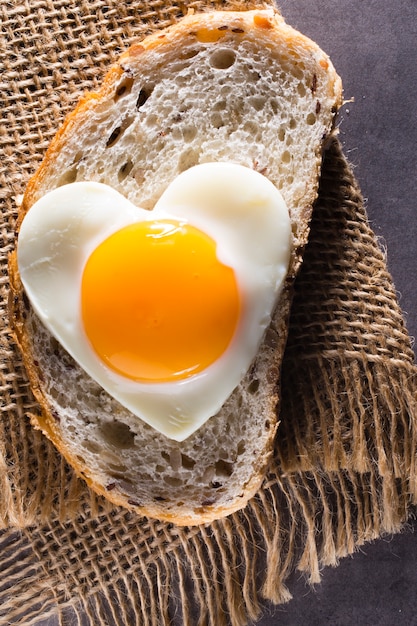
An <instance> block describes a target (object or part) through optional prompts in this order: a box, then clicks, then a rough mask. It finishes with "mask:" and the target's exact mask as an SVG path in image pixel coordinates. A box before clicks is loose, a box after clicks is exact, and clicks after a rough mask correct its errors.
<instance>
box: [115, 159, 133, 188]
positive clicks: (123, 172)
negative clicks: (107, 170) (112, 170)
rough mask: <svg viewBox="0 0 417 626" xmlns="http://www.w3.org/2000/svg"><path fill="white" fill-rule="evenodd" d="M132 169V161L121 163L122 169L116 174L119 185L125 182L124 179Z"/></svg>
mask: <svg viewBox="0 0 417 626" xmlns="http://www.w3.org/2000/svg"><path fill="white" fill-rule="evenodd" d="M132 168H133V161H131V160H130V159H129V160H128V161H126V163H123V165H122V167H121V168H120V169H119V171H118V172H117V180H118V181H119V183H122V182H123V181H124V180H125V178H127V177H128V176H129V174H130V172H131V171H132Z"/></svg>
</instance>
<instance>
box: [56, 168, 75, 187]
mask: <svg viewBox="0 0 417 626" xmlns="http://www.w3.org/2000/svg"><path fill="white" fill-rule="evenodd" d="M77 174H78V170H77V166H76V165H75V166H74V167H71V168H70V169H69V170H67V171H66V172H64V174H63V175H62V176H61V178H60V179H59V183H58V187H62V186H63V185H69V184H70V183H75V181H76V180H77Z"/></svg>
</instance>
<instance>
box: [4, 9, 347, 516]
mask: <svg viewBox="0 0 417 626" xmlns="http://www.w3.org/2000/svg"><path fill="white" fill-rule="evenodd" d="M248 31H256V35H257V38H258V39H259V40H261V41H262V42H263V44H264V45H265V46H271V47H273V46H274V45H275V43H276V42H278V41H279V42H280V44H282V42H284V43H285V45H286V46H288V48H289V49H294V48H297V49H304V50H306V51H307V52H308V53H309V54H311V53H312V51H313V53H314V54H315V55H316V56H317V63H318V65H319V66H321V68H322V69H323V72H324V73H325V74H326V75H327V83H326V85H327V88H328V94H327V95H328V98H329V99H330V100H331V102H332V103H333V111H332V113H333V115H334V114H335V113H336V111H337V109H338V108H339V107H340V105H341V104H342V87H341V81H340V78H339V76H338V75H337V74H336V72H335V70H334V68H333V66H332V64H331V62H330V60H329V59H328V57H327V55H325V54H324V53H323V52H322V51H321V50H320V48H319V47H318V46H317V45H316V44H315V43H314V42H312V41H311V40H310V39H308V38H307V37H305V36H304V35H302V34H301V33H299V32H298V31H295V30H294V29H293V28H291V27H290V26H288V25H287V24H286V23H285V22H284V20H283V18H282V16H281V15H280V14H279V13H278V12H277V11H274V10H271V9H268V10H253V11H243V12H230V11H215V12H207V13H200V14H192V13H191V14H190V15H188V16H186V17H185V18H183V19H182V20H180V21H179V22H178V23H176V24H174V25H173V26H171V27H169V28H168V29H165V30H163V31H157V32H155V33H153V34H151V35H150V36H148V37H146V38H145V39H144V40H143V41H141V42H139V43H137V44H134V45H133V46H131V47H130V48H129V49H128V50H127V51H126V52H124V53H123V54H122V55H121V56H120V58H119V60H118V61H117V62H116V63H115V64H114V65H113V66H112V67H111V68H110V70H109V71H108V73H107V75H106V76H105V78H104V80H103V83H102V87H101V89H100V90H99V91H98V92H93V93H89V94H86V95H85V96H84V97H83V98H82V99H81V100H80V102H79V103H78V105H77V106H76V108H75V109H74V110H73V111H72V112H71V113H70V114H69V115H68V116H67V117H66V119H65V121H64V123H63V125H62V127H61V128H60V129H59V130H58V132H57V134H56V136H55V138H54V139H53V141H52V142H51V144H50V146H49V148H48V150H47V152H46V155H45V158H44V160H43V162H42V164H41V165H40V167H39V169H38V171H37V172H36V173H35V175H34V176H33V177H32V178H31V180H30V181H29V183H28V186H27V189H26V193H25V195H24V198H23V202H22V206H21V208H20V211H19V217H18V229H19V227H20V224H21V221H22V219H23V217H24V216H25V214H26V212H27V211H28V210H29V208H30V207H31V206H32V205H33V204H34V202H35V201H36V200H37V199H38V198H39V197H40V196H42V195H43V193H44V192H45V189H46V188H47V187H48V180H49V178H50V176H51V171H52V170H53V169H54V166H55V164H56V162H57V158H58V157H59V155H60V153H61V151H62V150H64V149H65V146H66V143H67V141H68V137H69V136H71V134H72V133H73V129H74V128H76V127H77V124H78V122H79V120H80V119H81V118H84V117H86V116H88V115H89V114H90V112H91V111H92V110H94V109H95V108H96V107H97V106H98V105H100V103H102V102H104V101H105V100H106V98H108V97H110V96H111V95H112V94H114V92H115V89H116V87H117V85H118V83H119V82H120V81H121V79H122V78H123V76H126V74H127V73H129V71H131V69H130V68H132V66H135V68H138V67H139V68H140V63H141V59H142V58H143V57H144V54H145V53H147V52H153V53H156V54H161V55H162V54H168V55H178V54H180V51H181V49H182V48H183V47H185V46H186V45H187V44H188V42H190V41H191V40H193V41H194V40H197V41H200V42H203V43H208V44H210V45H211V46H213V47H216V46H221V44H222V41H223V39H224V37H226V36H230V34H231V33H234V36H237V37H239V36H240V34H242V35H243V34H245V33H247V32H248ZM313 87H314V85H313ZM331 130H332V128H331V125H330V126H329V128H328V132H331ZM323 143H324V138H323V141H322V144H323ZM322 144H321V145H318V146H317V151H318V152H317V155H316V159H317V171H316V176H315V177H313V179H312V180H311V181H310V184H309V187H308V189H306V195H305V206H304V209H303V214H302V216H301V218H300V216H298V218H297V222H298V225H297V226H298V231H297V242H296V246H295V247H294V250H293V253H292V258H291V264H290V268H289V272H288V277H287V281H286V284H285V287H284V290H283V292H282V295H281V297H280V301H279V303H278V306H277V310H276V312H275V314H274V317H273V323H272V325H271V327H272V328H273V331H274V333H277V334H278V336H279V340H278V342H277V345H275V346H274V357H273V359H272V360H271V362H270V368H269V372H268V376H269V377H270V378H271V379H272V378H273V379H274V381H275V383H274V385H273V386H272V391H271V393H270V397H269V409H268V415H266V416H265V419H267V420H269V421H270V427H269V432H268V434H267V436H266V438H265V445H264V450H263V453H262V454H261V455H259V458H258V459H257V461H256V463H255V464H254V467H253V472H252V474H251V476H250V478H249V479H248V480H247V482H246V483H245V484H244V485H242V489H241V490H240V492H239V493H238V494H237V495H236V497H235V498H234V499H233V501H231V502H230V504H229V505H224V504H223V505H221V506H219V505H216V504H215V503H214V504H210V503H208V504H206V505H203V504H202V505H201V506H200V507H195V508H194V509H193V510H189V511H188V512H184V511H181V512H178V511H177V512H175V511H174V512H172V511H169V510H166V509H164V506H163V504H160V503H157V502H155V503H154V504H153V503H152V502H148V503H147V504H146V506H143V505H141V504H140V503H139V504H135V503H134V502H133V501H132V500H130V501H129V500H127V499H126V497H125V496H123V495H122V494H120V493H119V492H118V491H117V490H108V489H106V487H105V486H104V485H103V484H100V483H99V482H97V480H95V479H94V478H92V476H91V474H90V472H89V468H88V467H86V465H85V464H83V463H81V462H80V461H79V460H78V459H77V456H76V455H75V454H74V453H73V451H72V450H71V449H70V448H69V447H68V445H67V444H66V441H65V438H64V437H63V433H62V430H61V428H60V425H59V421H57V418H56V416H54V415H53V413H52V411H51V406H50V404H49V402H48V401H47V399H46V397H45V393H44V389H43V381H42V376H43V374H42V371H41V370H40V369H39V367H38V366H37V359H36V355H35V354H34V343H33V338H32V337H31V336H30V326H28V324H27V319H28V316H30V315H31V311H30V304H29V303H28V301H27V298H26V296H25V294H24V291H23V288H22V284H21V281H20V277H19V272H18V267H17V260H16V251H13V252H12V253H11V254H10V259H9V274H10V300H9V314H10V324H11V327H12V330H13V333H14V336H15V340H16V343H17V345H18V346H19V349H20V351H21V353H22V356H23V361H24V364H25V367H26V370H27V373H28V377H29V380H30V385H31V388H32V390H33V393H34V395H35V398H36V400H37V401H38V403H39V405H40V407H41V413H40V414H39V415H38V414H32V415H31V416H30V418H31V422H32V424H33V426H34V427H35V428H38V429H40V430H42V432H43V433H44V434H45V435H46V436H47V437H48V438H49V439H50V440H51V441H52V442H53V443H54V445H55V446H56V447H57V449H58V450H59V451H60V452H61V453H62V454H63V456H64V457H65V458H66V459H67V461H68V462H69V463H70V464H71V465H72V466H73V468H74V470H75V471H76V473H77V474H78V475H79V476H80V477H82V478H83V479H84V480H85V481H86V482H87V484H88V485H89V486H90V487H91V488H92V489H93V490H94V491H96V492H97V493H99V494H100V495H103V496H104V497H106V498H107V499H109V500H110V501H111V502H113V503H114V504H116V505H120V506H125V507H128V508H133V509H135V510H136V511H137V512H138V513H140V514H143V515H147V516H150V517H153V518H157V519H160V520H165V521H168V522H173V523H176V524H178V525H195V524H203V523H207V522H211V521H213V520H214V519H218V518H220V517H223V516H225V515H228V514H229V513H232V512H233V511H236V510H238V509H240V508H242V507H243V506H244V505H245V504H246V503H247V501H248V500H249V499H250V498H251V497H252V496H253V495H254V494H255V493H256V491H257V490H258V489H259V487H260V485H261V483H262V481H263V479H264V476H265V472H266V470H267V467H268V464H269V461H270V458H271V455H272V453H273V445H274V440H275V435H276V431H277V428H278V419H277V412H276V406H277V404H278V400H279V371H280V366H281V361H282V357H283V353H284V349H285V340H286V334H287V328H288V319H289V312H290V304H291V298H292V285H293V280H294V277H295V276H296V274H297V272H298V268H299V266H300V264H301V261H302V253H303V248H304V246H305V245H306V243H307V240H308V230H309V222H310V218H311V210H312V209H311V207H312V205H313V202H314V200H315V198H316V194H317V184H318V176H319V168H320V150H321V149H322V147H323V145H322ZM274 336H275V335H274Z"/></svg>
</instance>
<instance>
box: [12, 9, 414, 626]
mask: <svg viewBox="0 0 417 626" xmlns="http://www.w3.org/2000/svg"><path fill="white" fill-rule="evenodd" d="M225 4H227V3H226V2H222V1H221V0H214V1H213V2H212V3H209V2H205V3H203V2H199V1H196V2H192V3H188V4H185V3H180V2H178V3H174V4H171V3H167V5H165V2H164V0H149V2H147V1H146V0H130V1H126V2H118V1H117V0H79V1H71V0H33V1H31V2H29V1H25V0H21V1H19V0H15V1H14V2H2V3H1V4H0V20H1V37H2V39H1V66H0V67H1V90H0V97H1V104H2V123H1V127H0V143H1V149H2V156H1V161H0V177H1V178H0V184H1V190H0V194H1V201H2V224H1V231H0V245H1V278H0V280H1V285H0V288H1V307H2V320H3V325H2V329H1V336H0V337H1V346H0V356H1V361H0V385H1V415H0V417H1V419H0V472H1V474H0V485H1V487H0V527H1V528H2V529H3V530H2V534H1V535H0V554H1V558H0V561H1V563H0V571H1V577H0V623H1V624H6V623H7V624H9V623H11V624H25V625H29V624H35V623H37V622H38V621H40V620H41V619H44V620H46V619H47V618H48V617H50V616H52V615H54V614H56V615H59V618H60V623H62V624H80V625H81V624H82V626H86V625H91V626H93V625H94V626H95V625H96V624H116V625H120V626H122V625H123V626H126V625H132V624H146V625H159V624H171V623H173V624H199V625H204V624H215V625H220V626H221V625H223V624H229V623H230V624H233V625H236V626H237V625H241V624H244V623H245V622H246V621H247V620H253V619H256V618H257V617H258V616H259V611H260V608H261V605H262V601H263V599H268V600H271V601H273V602H276V603H279V602H285V601H286V600H288V599H289V592H288V590H287V587H286V584H285V583H286V580H287V578H288V576H289V574H290V573H291V572H293V571H294V569H296V568H298V569H299V570H302V571H304V572H305V573H306V575H307V577H309V578H310V580H311V581H312V582H317V581H318V580H319V570H320V567H321V566H322V565H326V564H333V565H335V564H337V562H338V559H339V558H340V557H342V556H344V555H346V554H349V553H351V552H353V551H354V550H355V549H356V548H357V547H358V546H360V545H361V544H363V543H364V542H365V541H368V540H371V539H373V538H376V537H379V536H381V535H382V534H383V533H391V532H397V531H399V530H400V529H401V526H402V524H403V523H404V522H405V521H406V520H407V518H408V516H409V515H410V512H411V510H412V506H413V505H414V504H415V503H416V501H417V480H416V479H417V472H416V442H417V428H416V424H417V422H416V419H417V410H416V408H417V407H416V389H417V384H416V382H417V377H416V368H415V366H414V365H413V359H414V357H413V353H412V350H411V347H410V340H409V337H408V335H407V332H406V330H405V328H404V324H403V319H402V315H401V311H400V309H399V306H398V303H397V300H396V293H395V290H394V287H393V285H392V281H391V278H390V276H389V274H388V273H387V269H386V264H385V259H384V256H383V253H382V252H381V250H380V249H379V247H378V244H377V241H376V238H375V236H374V234H373V232H372V231H371V230H370V227H369V225H368V222H367V218H366V214H365V210H364V208H363V203H362V198H361V194H360V191H359V190H358V187H357V184H356V182H355V180H354V178H353V175H352V173H351V170H350V168H349V165H348V164H347V162H346V160H345V158H344V156H343V154H342V150H341V147H340V145H339V143H338V142H337V141H336V140H335V141H333V142H332V143H331V145H330V146H329V148H328V150H327V153H326V155H325V160H324V168H323V174H322V180H321V188H320V196H319V200H318V202H317V206H316V210H315V215H314V220H313V224H312V232H311V242H310V245H309V246H308V249H307V252H306V256H305V263H304V266H303V269H302V272H301V275H300V276H299V279H298V281H297V284H296V293H295V301H294V306H293V313H292V318H291V328H290V336H289V341H288V348H287V351H286V356H285V361H284V366H283V400H282V414H281V419H282V424H281V427H280V431H279V437H278V439H277V444H276V454H275V460H274V465H273V467H271V470H270V472H269V475H268V477H267V480H266V482H265V484H264V486H263V488H262V489H261V491H260V492H259V493H258V495H257V496H256V497H255V498H254V499H253V500H252V501H251V502H250V504H249V505H248V506H247V508H246V509H245V510H243V511H241V512H239V513H236V514H234V515H232V516H231V517H229V518H226V519H224V520H222V521H219V522H217V523H213V524H211V525H209V526H206V527H202V528H194V529H192V528H191V529H187V528H186V529H179V528H176V527H175V526H172V525H169V524H163V523H158V522H155V521H150V520H147V519H141V518H138V517H137V516H136V515H134V514H132V513H129V512H126V511H124V510H122V509H118V508H114V507H112V506H110V505H108V504H106V503H105V502H104V501H103V500H102V499H100V498H97V497H95V496H94V495H92V494H91V493H90V492H89V490H88V489H87V488H86V486H85V485H84V483H83V482H81V481H79V480H78V479H76V478H75V477H74V475H73V473H72V471H71V469H70V468H69V467H68V466H67V465H66V463H65V462H64V461H63V460H62V458H61V457H60V455H59V454H58V453H57V452H55V450H54V448H53V447H52V446H51V445H50V444H49V443H48V442H47V441H46V439H45V438H44V437H43V436H42V435H41V434H39V433H38V432H34V431H33V430H32V429H31V428H30V426H29V423H28V419H27V413H28V412H30V411H35V410H36V409H37V407H36V404H35V403H34V400H33V398H32V395H31V393H30V390H29V388H28V383H27V379H26V376H25V372H24V371H23V368H22V365H21V361H20V358H19V355H18V353H17V351H16V349H15V346H14V345H13V342H12V341H11V338H10V335H9V330H8V326H7V306H6V303H7V297H8V278H7V267H6V263H7V254H8V252H9V251H10V249H11V248H12V246H13V236H14V224H15V218H16V207H17V203H18V201H19V197H20V196H21V194H22V192H23V190H24V187H25V184H26V182H27V180H28V177H29V176H30V175H31V174H32V173H33V172H34V170H35V169H36V167H37V165H38V164H39V162H40V160H41V158H42V155H43V153H44V151H45V149H46V147H47V144H48V142H49V141H50V139H51V138H52V136H53V134H54V132H55V130H56V129H57V127H58V126H59V124H60V122H61V120H62V118H63V116H64V114H65V113H66V112H68V111H69V110H70V109H71V108H72V107H73V105H74V104H75V102H76V100H77V99H78V97H79V95H80V94H81V92H83V91H84V90H86V89H91V88H94V87H96V86H97V85H98V84H99V81H100V79H101V77H102V75H103V73H104V71H105V69H106V68H107V66H108V64H109V62H110V61H112V60H114V59H115V58H116V56H117V55H118V53H119V52H120V51H121V50H123V49H124V48H126V46H127V45H128V44H129V43H130V42H131V41H132V40H134V39H135V38H137V37H138V36H141V35H142V34H143V33H145V32H148V31H149V30H151V29H152V28H154V27H155V25H156V24H158V25H162V26H165V25H167V24H169V23H170V22H171V21H173V20H175V19H176V17H177V16H179V15H180V14H181V13H182V12H183V11H184V10H186V8H188V7H194V8H201V7H202V6H224V5H225ZM242 4H243V5H244V6H247V7H249V3H244V2H243V3H242Z"/></svg>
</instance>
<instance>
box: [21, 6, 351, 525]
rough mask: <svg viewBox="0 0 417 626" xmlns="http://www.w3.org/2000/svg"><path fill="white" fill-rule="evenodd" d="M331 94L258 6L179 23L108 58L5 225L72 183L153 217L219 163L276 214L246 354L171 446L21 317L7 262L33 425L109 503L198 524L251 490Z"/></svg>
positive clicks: (332, 88)
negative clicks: (261, 184) (255, 345)
mask: <svg viewBox="0 0 417 626" xmlns="http://www.w3.org/2000/svg"><path fill="white" fill-rule="evenodd" d="M341 100H342V89H341V81H340V79H339V77H338V76H337V74H336V72H335V70H334V68H333V66H332V64H331V62H330V60H329V58H328V57H327V55H326V54H325V53H324V52H323V51H322V50H321V49H320V48H319V47H318V46H317V45H316V44H315V43H313V42H312V41H311V40H309V39H307V38H306V37H304V36H303V35H301V34H300V33H298V32H297V31H295V30H293V29H292V28H290V27H289V26H287V25H286V24H285V22H284V20H283V18H282V17H281V16H280V14H278V13H277V12H275V11H273V10H272V9H271V10H269V9H267V10H253V11H244V12H208V13H204V14H196V15H194V14H190V15H188V16H187V17H185V18H184V19H182V20H181V21H179V22H178V23H177V24H175V25H174V26H172V27H171V28H169V29H167V30H164V31H160V32H156V33H154V34H153V35H151V36H149V37H148V38H146V39H145V40H144V41H142V42H140V43H138V44H136V45H134V46H132V47H131V48H129V49H128V50H127V51H126V52H125V53H124V54H122V56H121V57H120V59H119V61H118V62H117V63H116V64H115V65H114V66H113V67H112V68H111V69H110V71H109V73H108V74H107V76H106V77H105V79H104V82H103V86H102V88H101V90H100V91H99V92H97V93H90V94H88V95H86V96H85V97H84V98H83V99H82V100H81V101H80V103H79V105H78V106H77V107H76V109H75V110H74V111H73V112H72V113H71V114H70V115H69V116H68V118H67V119H66V121H65V123H64V125H63V127H62V128H61V130H60V131H59V132H58V134H57V135H56V137H55V139H54V140H53V141H52V144H51V146H50V147H49V149H48V151H47V153H46V156H45V159H44V161H43V163H42V165H41V166H40V168H39V170H38V172H37V173H36V174H35V176H34V177H33V178H32V180H31V181H30V182H29V185H28V188H27V191H26V194H25V196H24V200H23V204H22V207H21V214H20V219H22V218H23V216H24V214H25V213H26V211H27V210H28V209H29V208H30V206H31V205H32V204H33V203H34V202H35V201H36V200H37V199H38V198H40V197H41V196H42V195H44V194H45V193H46V192H48V191H50V190H52V189H53V188H56V187H58V186H61V185H65V184H67V183H71V182H73V181H80V180H94V181H100V182H103V183H106V184H108V185H111V186H112V187H114V188H115V189H117V190H119V191H120V192H121V193H122V194H124V195H125V196H126V197H128V198H129V199H130V200H131V201H132V202H134V203H136V204H137V205H139V206H142V207H144V208H148V209H152V207H153V206H154V204H155V202H156V200H157V199H158V198H159V197H160V195H161V194H162V192H163V191H164V190H165V188H166V187H167V185H168V184H169V183H170V181H172V180H173V179H174V178H175V177H176V176H177V175H178V174H179V173H180V172H181V171H183V170H185V169H187V168H188V167H190V166H192V165H194V164H197V163H203V162H208V161H232V162H235V163H239V164H241V165H244V166H247V167H250V168H254V169H257V170H258V171H260V172H261V173H262V174H264V175H265V176H266V177H268V178H269V179H270V180H271V181H272V182H273V183H274V184H275V185H276V186H277V187H278V188H279V189H280V191H281V193H282V195H283V197H284V199H285V201H286V203H287V205H288V207H289V210H290V215H291V222H292V230H293V252H292V258H291V264H290V270H289V273H288V278H287V281H286V284H285V288H284V290H283V292H282V294H281V296H280V299H279V302H278V304H277V307H276V310H275V313H274V316H273V320H272V323H271V325H270V327H269V329H268V330H267V332H266V333H265V336H264V339H263V342H262V345H261V348H260V350H259V353H258V355H257V357H256V358H255V360H254V362H253V364H252V366H251V368H250V370H249V371H248V372H247V374H246V376H245V377H244V379H243V380H242V382H241V384H240V385H239V386H238V387H237V388H236V389H235V390H234V392H233V393H232V395H231V396H230V397H229V399H228V400H227V401H226V403H225V404H224V405H223V407H222V409H221V410H220V411H219V413H218V414H216V415H214V416H213V417H212V418H210V419H209V420H208V422H206V424H204V425H203V426H202V427H201V428H200V429H199V430H198V431H197V432H196V433H194V434H193V435H192V436H190V437H189V438H188V439H186V440H185V441H184V442H182V443H178V442H175V441H172V440H170V439H168V438H166V437H165V436H163V435H161V434H159V433H157V432H156V431H155V430H153V429H152V428H151V427H150V426H148V425H146V424H145V423H144V422H142V421H141V420H140V419H138V418H136V417H134V416H133V415H132V414H130V413H129V411H127V410H126V409H124V408H123V407H122V406H120V404H118V403H117V402H116V401H115V400H114V399H112V398H111V397H110V396H109V395H108V394H107V393H105V392H104V391H103V390H102V389H101V388H100V387H99V386H98V385H97V384H96V383H95V382H93V381H92V380H91V379H90V378H89V377H88V376H87V375H86V374H85V373H84V372H83V370H82V369H81V368H80V367H79V366H78V365H77V364H76V363H75V362H74V361H73V360H72V359H71V358H70V357H69V356H68V354H67V353H65V352H64V350H63V349H62V348H61V347H60V345H59V344H58V342H57V341H56V340H55V339H54V338H53V337H52V336H51V335H50V334H49V333H48V332H47V331H46V330H45V328H44V327H43V326H42V324H41V323H40V322H39V320H38V319H37V317H36V316H35V314H34V313H33V311H32V310H31V307H30V303H29V302H28V300H27V298H26V296H25V294H24V292H23V290H22V286H21V283H20V279H19V274H18V268H17V265H16V255H15V253H13V254H12V255H11V258H10V282H11V299H10V302H11V305H10V317H11V324H12V327H13V329H14V333H15V336H16V340H17V343H18V344H19V346H20V348H21V351H22V354H23V358H24V361H25V365H26V367H27V371H28V374H29V377H30V382H31V386H32V388H33V391H34V394H35V396H36V398H37V400H38V401H39V404H40V407H41V412H40V414H39V415H33V416H31V419H32V422H33V424H34V426H35V427H38V428H40V429H41V430H42V431H43V432H44V433H45V435H46V436H47V437H49V438H50V439H51V440H52V441H53V442H54V444H55V445H56V446H57V447H58V449H59V450H60V451H61V452H62V454H63V455H64V456H65V457H66V459H67V460H68V462H69V463H70V464H72V465H73V467H74V468H75V470H76V471H77V472H78V474H79V475H80V476H82V477H83V478H84V479H85V480H86V481H87V482H88V484H89V485H90V486H91V487H92V488H93V489H94V490H96V491H97V492H98V493H100V494H103V495H104V496H106V497H107V498H109V499H110V500H111V501H112V502H114V503H115V504H117V505H123V506H126V507H130V508H133V509H136V510H137V511H138V512H139V513H140V514H144V515H148V516H151V517H155V518H158V519H161V520H168V521H172V522H175V523H177V524H181V525H184V524H190V525H191V524H201V523H205V522H209V521H212V520H214V519H216V518H220V517H222V516H224V515H227V514H228V513H230V512H233V511H235V510H237V509H239V508H241V507H243V506H244V505H245V503H246V502H247V500H248V499H249V498H250V497H251V496H252V495H253V494H254V493H255V492H256V490H257V489H258V488H259V486H260V484H261V482H262V479H263V477H264V475H265V472H266V468H267V466H268V461H269V459H270V457H271V454H272V451H273V443H274V438H275V435H276V430H277V425H278V419H277V403H278V395H279V391H278V390H279V373H280V364H281V360H282V356H283V351H284V347H285V342H286V335H287V326H288V317H289V310H290V301H291V285H292V282H293V280H294V277H295V275H296V273H297V270H298V268H299V265H300V263H301V258H302V251H303V248H304V246H305V244H306V242H307V238H308V231H309V222H310V218H311V212H312V205H313V202H314V200H315V198H316V195H317V187H318V177H319V172H320V165H321V158H322V149H323V144H324V141H325V139H326V137H327V136H328V135H329V134H330V133H331V132H332V131H333V128H334V117H335V113H336V111H337V109H338V107H339V106H340V104H341ZM259 245H260V246H261V245H262V242H259Z"/></svg>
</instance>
